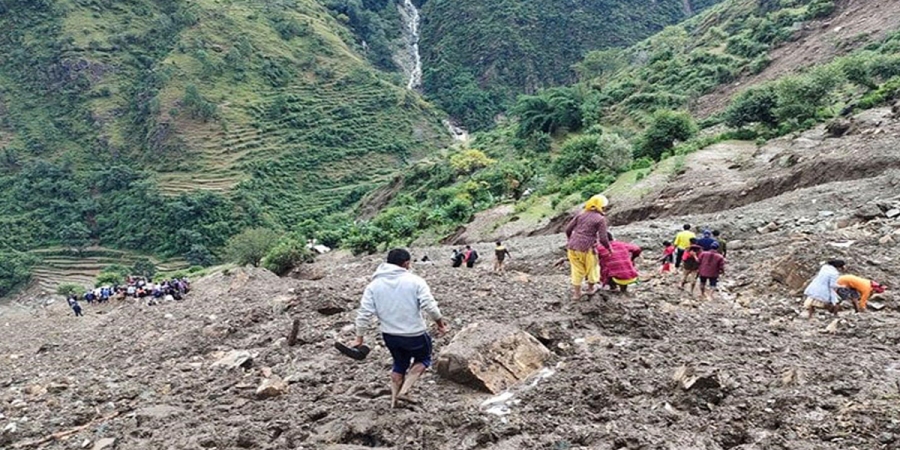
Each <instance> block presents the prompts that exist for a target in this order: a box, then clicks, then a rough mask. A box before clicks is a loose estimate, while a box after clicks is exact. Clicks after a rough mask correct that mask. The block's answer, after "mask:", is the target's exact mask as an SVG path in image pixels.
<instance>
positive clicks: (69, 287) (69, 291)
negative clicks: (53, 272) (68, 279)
mask: <svg viewBox="0 0 900 450" xmlns="http://www.w3.org/2000/svg"><path fill="white" fill-rule="evenodd" d="M85 291H86V289H85V288H84V287H83V286H79V285H77V284H73V283H63V284H60V285H59V286H58V287H57V288H56V293H57V294H58V295H61V296H63V297H66V298H68V297H69V296H72V295H81V294H82V293H84V292H85Z"/></svg>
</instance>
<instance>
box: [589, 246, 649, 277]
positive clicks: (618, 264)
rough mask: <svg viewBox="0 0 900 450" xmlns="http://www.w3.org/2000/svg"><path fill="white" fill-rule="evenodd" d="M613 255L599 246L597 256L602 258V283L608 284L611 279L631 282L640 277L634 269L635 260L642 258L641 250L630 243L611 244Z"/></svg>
mask: <svg viewBox="0 0 900 450" xmlns="http://www.w3.org/2000/svg"><path fill="white" fill-rule="evenodd" d="M610 245H611V246H612V250H613V253H612V255H610V253H609V250H607V249H605V248H603V247H602V246H599V245H598V246H597V256H599V258H600V281H601V282H602V283H604V284H605V283H606V282H607V281H608V280H609V278H610V277H612V278H618V279H620V280H630V279H632V278H637V277H638V272H637V269H635V268H634V262H633V261H634V259H635V258H637V257H638V256H641V248H640V247H638V246H637V245H634V244H632V243H630V242H622V241H612V242H610Z"/></svg>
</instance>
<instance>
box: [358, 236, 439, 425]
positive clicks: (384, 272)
mask: <svg viewBox="0 0 900 450" xmlns="http://www.w3.org/2000/svg"><path fill="white" fill-rule="evenodd" d="M411 260H412V257H411V256H410V254H409V252H408V251H406V250H403V249H394V250H391V251H390V252H389V253H388V256H387V262H385V263H382V264H381V265H380V266H379V267H378V269H377V270H376V271H375V274H374V275H373V276H372V282H371V283H369V285H368V286H366V290H365V292H363V297H362V301H361V302H360V307H359V312H358V314H357V317H356V342H355V345H354V346H355V347H359V346H360V345H362V343H363V335H364V334H365V333H366V331H367V330H368V329H369V328H370V327H371V325H372V319H373V318H377V319H378V321H379V322H380V328H381V333H382V338H383V339H384V345H385V346H386V347H387V348H388V350H389V351H390V352H391V356H392V357H393V359H394V365H393V369H392V371H391V407H392V408H395V407H396V406H397V399H398V398H400V397H402V396H405V395H406V394H407V393H408V392H409V391H410V390H411V389H412V387H413V385H414V384H415V383H416V380H418V379H419V377H420V376H421V375H422V374H423V373H424V372H425V370H426V369H428V368H429V367H431V336H429V335H428V333H427V332H426V329H427V328H426V325H425V319H424V318H423V317H422V312H425V314H427V315H428V317H430V318H431V320H434V322H435V324H437V328H438V332H439V333H441V334H443V333H444V332H446V331H447V323H446V322H445V321H444V319H443V318H442V316H441V311H440V309H438V305H437V301H435V299H434V296H433V295H431V288H429V287H428V283H426V282H425V280H423V279H422V278H420V277H418V276H416V275H413V274H412V273H410V272H409V266H410V261H411ZM410 366H412V367H411V368H410Z"/></svg>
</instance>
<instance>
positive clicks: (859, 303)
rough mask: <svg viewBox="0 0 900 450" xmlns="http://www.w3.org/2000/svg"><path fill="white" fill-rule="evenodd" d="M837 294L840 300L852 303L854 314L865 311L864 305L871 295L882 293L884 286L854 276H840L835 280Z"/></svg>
mask: <svg viewBox="0 0 900 450" xmlns="http://www.w3.org/2000/svg"><path fill="white" fill-rule="evenodd" d="M837 285H838V288H837V294H838V296H839V297H840V298H841V300H850V301H851V302H853V309H855V310H856V312H859V311H860V310H863V311H864V310H865V309H866V303H867V302H868V301H869V297H871V296H872V293H873V292H875V293H878V294H881V293H882V292H884V286H882V285H880V284H878V283H877V282H875V281H872V280H867V279H865V278H862V277H858V276H855V275H841V276H839V277H838V279H837Z"/></svg>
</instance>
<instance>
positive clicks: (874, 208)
mask: <svg viewBox="0 0 900 450" xmlns="http://www.w3.org/2000/svg"><path fill="white" fill-rule="evenodd" d="M882 214H883V212H882V211H881V208H879V207H878V205H876V204H875V203H866V204H865V205H862V206H860V207H859V208H857V209H856V212H854V213H853V215H855V216H856V217H858V218H860V219H862V220H872V219H875V218H878V217H881V215H882Z"/></svg>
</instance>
